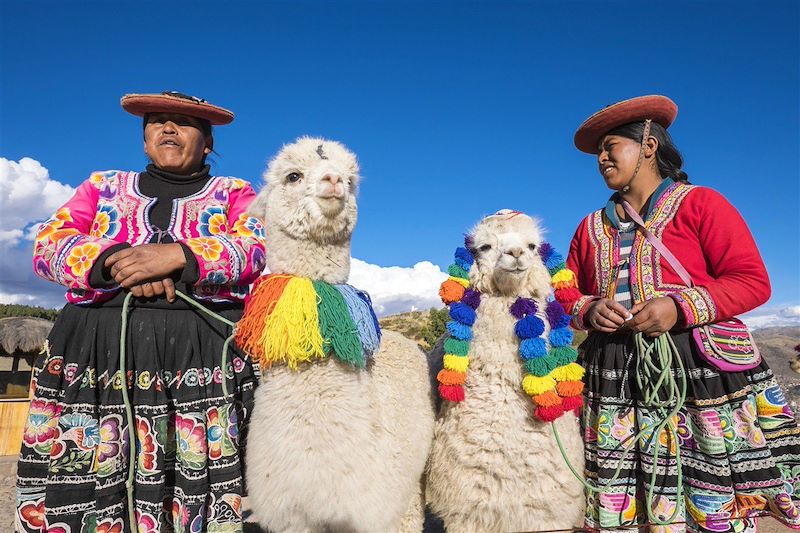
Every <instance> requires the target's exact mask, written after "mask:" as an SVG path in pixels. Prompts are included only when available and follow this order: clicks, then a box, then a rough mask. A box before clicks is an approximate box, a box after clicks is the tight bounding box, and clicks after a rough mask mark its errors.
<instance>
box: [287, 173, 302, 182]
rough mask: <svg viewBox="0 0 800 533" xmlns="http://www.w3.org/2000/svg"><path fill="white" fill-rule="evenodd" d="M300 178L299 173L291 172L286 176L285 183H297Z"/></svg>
mask: <svg viewBox="0 0 800 533" xmlns="http://www.w3.org/2000/svg"><path fill="white" fill-rule="evenodd" d="M302 177H303V175H302V174H300V173H299V172H292V173H291V174H289V175H288V176H286V181H288V182H289V183H297V182H298V181H300V180H301V179H302Z"/></svg>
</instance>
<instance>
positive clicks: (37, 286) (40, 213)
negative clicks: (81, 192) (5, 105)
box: [0, 157, 75, 307]
mask: <svg viewBox="0 0 800 533" xmlns="http://www.w3.org/2000/svg"><path fill="white" fill-rule="evenodd" d="M74 192H75V189H74V188H73V187H70V186H69V185H65V184H63V183H60V182H58V181H55V180H52V179H50V173H49V172H48V171H47V169H46V168H45V167H43V166H42V165H41V164H40V163H39V162H38V161H36V160H35V159H31V158H29V157H23V158H22V159H20V160H19V162H16V161H10V160H8V159H5V158H3V157H0V303H7V304H12V303H13V304H25V305H38V306H42V307H61V306H62V305H64V287H61V286H59V285H56V284H55V283H50V282H47V281H44V280H43V279H41V278H39V277H38V276H36V274H34V272H33V265H32V260H31V257H32V254H33V250H32V246H33V243H32V242H31V240H32V239H33V238H34V236H35V233H36V227H37V226H38V224H39V223H40V222H42V221H43V220H45V219H47V218H48V217H49V216H50V215H52V214H53V213H54V212H55V211H56V209H58V208H59V207H60V206H61V205H63V204H64V202H66V201H67V200H68V199H69V197H70V196H72V194H73V193H74Z"/></svg>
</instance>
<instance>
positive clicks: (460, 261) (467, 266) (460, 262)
mask: <svg viewBox="0 0 800 533" xmlns="http://www.w3.org/2000/svg"><path fill="white" fill-rule="evenodd" d="M453 262H454V263H455V264H457V265H458V266H459V267H461V268H463V269H464V270H466V271H467V272H469V269H470V268H472V263H470V262H467V261H464V260H463V259H461V258H460V257H456V259H455V261H453Z"/></svg>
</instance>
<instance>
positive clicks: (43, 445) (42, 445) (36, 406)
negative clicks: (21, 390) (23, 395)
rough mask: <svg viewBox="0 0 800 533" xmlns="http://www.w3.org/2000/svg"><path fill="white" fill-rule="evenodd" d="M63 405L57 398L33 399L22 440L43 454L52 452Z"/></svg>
mask: <svg viewBox="0 0 800 533" xmlns="http://www.w3.org/2000/svg"><path fill="white" fill-rule="evenodd" d="M60 415H61V406H59V405H58V403H57V402H56V401H55V400H40V399H33V400H31V406H30V411H29V412H28V420H27V421H26V422H25V429H24V430H23V434H22V440H23V441H24V442H25V444H27V445H28V446H31V447H32V448H33V449H35V450H36V451H37V452H39V453H40V454H42V455H49V454H50V447H51V446H52V441H53V439H54V438H55V437H56V435H57V434H58V431H59V430H58V418H59V416H60Z"/></svg>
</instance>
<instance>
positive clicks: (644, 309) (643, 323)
mask: <svg viewBox="0 0 800 533" xmlns="http://www.w3.org/2000/svg"><path fill="white" fill-rule="evenodd" d="M631 313H633V320H631V321H630V322H628V327H630V328H631V330H633V331H641V332H642V333H644V334H645V335H648V336H650V337H658V336H659V335H662V334H664V333H665V332H667V331H669V330H671V329H672V327H673V326H674V325H675V324H676V323H677V322H678V317H679V316H680V315H679V314H678V305H677V304H676V303H675V300H673V299H672V298H670V297H669V296H661V297H660V298H653V299H652V300H647V301H646V302H642V303H638V304H636V305H634V306H633V307H631Z"/></svg>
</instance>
